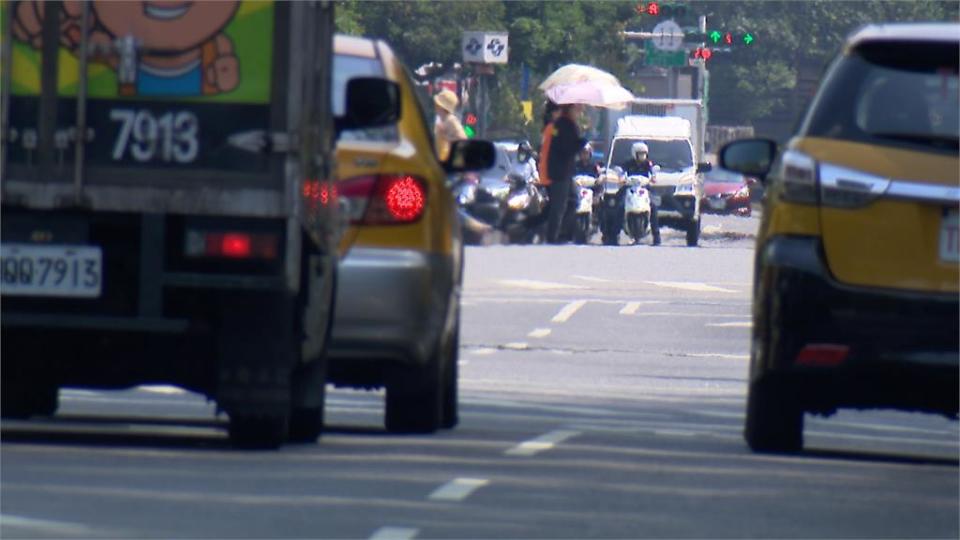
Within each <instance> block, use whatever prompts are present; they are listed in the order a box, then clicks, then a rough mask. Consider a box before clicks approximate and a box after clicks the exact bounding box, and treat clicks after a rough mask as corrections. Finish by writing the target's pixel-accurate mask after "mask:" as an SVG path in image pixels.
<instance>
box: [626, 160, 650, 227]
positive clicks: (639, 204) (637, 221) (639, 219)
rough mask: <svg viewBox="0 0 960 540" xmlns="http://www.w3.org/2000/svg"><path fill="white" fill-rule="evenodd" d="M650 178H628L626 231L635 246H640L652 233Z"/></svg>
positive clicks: (640, 176) (636, 176)
mask: <svg viewBox="0 0 960 540" xmlns="http://www.w3.org/2000/svg"><path fill="white" fill-rule="evenodd" d="M650 182H651V180H650V178H648V177H646V176H643V175H634V176H628V177H627V181H626V185H625V193H624V204H623V206H624V208H623V211H624V220H623V225H624V230H625V231H626V233H627V235H628V236H630V239H631V240H633V243H634V244H639V243H640V240H642V239H643V237H644V236H646V235H647V233H649V232H650V198H651V196H652V193H651V192H650V190H649V189H648V186H649V185H650Z"/></svg>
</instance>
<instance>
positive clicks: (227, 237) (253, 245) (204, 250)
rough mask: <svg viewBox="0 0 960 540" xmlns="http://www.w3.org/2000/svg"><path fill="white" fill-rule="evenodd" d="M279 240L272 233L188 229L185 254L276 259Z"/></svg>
mask: <svg viewBox="0 0 960 540" xmlns="http://www.w3.org/2000/svg"><path fill="white" fill-rule="evenodd" d="M278 240H279V239H278V238H277V236H276V235H275V234H270V233H249V232H242V231H203V230H197V229H188V230H187V233H186V242H185V243H184V254H185V255H186V256H188V257H220V258H225V259H276V258H277V254H278V250H277V246H278Z"/></svg>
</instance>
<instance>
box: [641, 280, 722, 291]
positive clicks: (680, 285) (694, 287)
mask: <svg viewBox="0 0 960 540" xmlns="http://www.w3.org/2000/svg"><path fill="white" fill-rule="evenodd" d="M644 283H648V284H650V285H656V286H657V287H665V288H668V289H680V290H684V291H695V292H722V293H735V292H737V291H735V290H733V289H726V288H723V287H717V286H715V285H707V284H706V283H698V282H694V281H645V282H644Z"/></svg>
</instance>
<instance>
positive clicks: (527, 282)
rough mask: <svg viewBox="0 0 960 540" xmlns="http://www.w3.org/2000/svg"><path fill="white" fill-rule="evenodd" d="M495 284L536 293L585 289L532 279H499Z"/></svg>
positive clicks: (578, 286)
mask: <svg viewBox="0 0 960 540" xmlns="http://www.w3.org/2000/svg"><path fill="white" fill-rule="evenodd" d="M497 283H499V284H500V285H506V286H507V287H517V288H519V289H533V290H536V291H549V290H551V289H585V288H586V287H581V286H580V285H568V284H566V283H555V282H552V281H537V280H534V279H501V280H499V281H498V282H497Z"/></svg>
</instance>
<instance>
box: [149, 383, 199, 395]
mask: <svg viewBox="0 0 960 540" xmlns="http://www.w3.org/2000/svg"><path fill="white" fill-rule="evenodd" d="M136 389H137V390H142V391H144V392H152V393H154V394H166V395H179V394H186V393H187V391H186V390H184V389H183V388H178V387H176V386H170V385H166V384H143V385H140V386H138V387H137V388H136Z"/></svg>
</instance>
